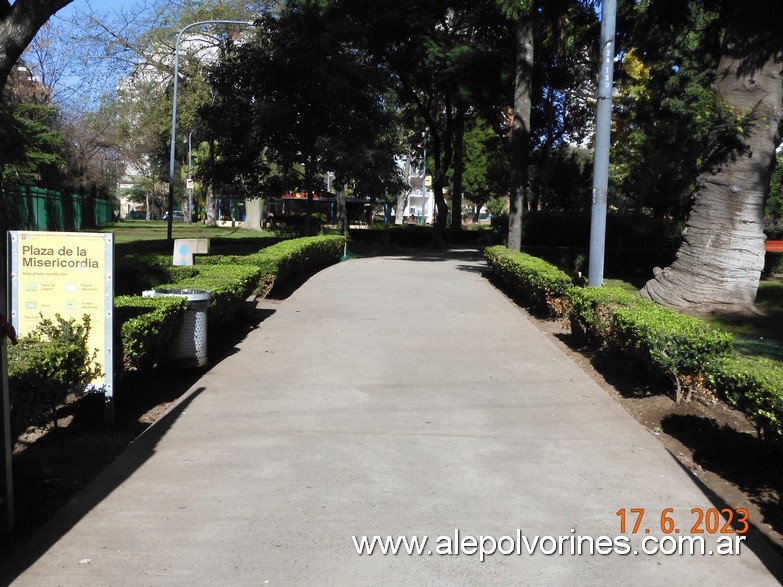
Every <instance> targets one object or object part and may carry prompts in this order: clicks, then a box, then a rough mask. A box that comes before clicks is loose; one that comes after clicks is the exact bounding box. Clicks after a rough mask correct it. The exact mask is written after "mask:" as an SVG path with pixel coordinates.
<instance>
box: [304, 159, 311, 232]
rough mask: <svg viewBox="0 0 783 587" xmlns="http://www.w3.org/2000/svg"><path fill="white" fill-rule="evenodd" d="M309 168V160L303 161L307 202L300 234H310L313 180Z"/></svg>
mask: <svg viewBox="0 0 783 587" xmlns="http://www.w3.org/2000/svg"><path fill="white" fill-rule="evenodd" d="M311 170H312V165H310V163H309V162H308V163H305V176H304V189H305V193H306V194H307V202H306V203H305V218H304V234H303V235H302V236H311V234H310V231H311V230H312V228H311V226H312V220H311V217H312V215H313V190H312V188H311V186H312V183H313V182H312V173H311Z"/></svg>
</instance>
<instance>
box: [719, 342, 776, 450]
mask: <svg viewBox="0 0 783 587" xmlns="http://www.w3.org/2000/svg"><path fill="white" fill-rule="evenodd" d="M707 383H708V385H709V387H710V389H711V390H712V391H713V392H714V393H715V394H716V395H717V396H718V397H720V398H721V399H723V400H724V401H725V402H726V403H728V404H729V405H732V406H734V407H736V408H737V409H739V410H742V412H744V413H745V415H746V416H747V417H748V419H749V420H750V421H751V422H753V424H754V426H755V427H756V430H757V431H758V435H759V438H760V439H761V441H762V442H763V443H764V444H765V445H766V446H767V447H768V448H769V449H773V448H777V449H780V448H783V367H781V366H780V365H779V364H776V363H774V362H772V361H770V360H769V359H751V358H744V357H732V358H726V359H723V360H721V361H717V362H715V363H713V364H712V365H711V366H710V369H709V370H708V372H707Z"/></svg>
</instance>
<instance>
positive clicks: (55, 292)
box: [9, 231, 114, 425]
mask: <svg viewBox="0 0 783 587" xmlns="http://www.w3.org/2000/svg"><path fill="white" fill-rule="evenodd" d="M9 245H10V246H9V248H10V260H11V266H10V272H9V273H10V285H11V291H10V297H11V305H10V306H11V315H10V319H11V322H12V324H13V325H14V326H15V327H16V331H17V332H18V333H19V335H20V336H24V335H26V334H29V333H30V332H31V331H32V330H33V329H34V328H35V327H36V326H37V325H38V323H39V322H40V321H41V319H42V318H48V319H54V318H55V317H56V315H58V314H59V315H60V316H61V317H62V318H63V319H65V320H70V319H75V320H76V321H77V322H81V320H82V318H83V317H84V316H85V315H87V316H89V317H90V333H89V338H88V339H87V346H88V348H89V349H90V351H92V350H93V349H95V350H97V363H98V366H99V368H100V371H101V373H102V375H101V376H100V377H98V378H96V379H95V380H94V381H92V382H91V383H90V385H89V387H90V390H91V391H95V392H100V393H103V394H104V397H105V398H106V420H107V423H108V424H109V425H112V424H113V423H114V367H113V363H114V361H113V336H112V334H113V333H112V320H113V314H114V235H113V234H100V233H81V232H80V233H68V232H22V231H11V232H9Z"/></svg>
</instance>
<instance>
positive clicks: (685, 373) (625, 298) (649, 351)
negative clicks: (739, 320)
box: [569, 287, 732, 402]
mask: <svg viewBox="0 0 783 587" xmlns="http://www.w3.org/2000/svg"><path fill="white" fill-rule="evenodd" d="M569 317H570V320H571V326H572V329H573V331H574V332H576V333H579V334H582V335H584V336H585V337H586V338H587V340H588V341H589V342H590V343H591V344H593V345H596V346H599V347H601V348H603V349H605V350H607V351H609V352H612V353H616V354H619V355H620V356H622V357H623V358H625V359H629V360H631V361H633V362H635V363H636V364H638V365H640V366H642V367H643V368H645V369H647V370H648V371H649V372H651V373H654V374H657V375H663V376H666V377H668V378H670V379H671V380H672V382H673V383H674V385H675V389H676V392H675V400H676V401H677V402H679V401H680V400H681V399H682V397H683V389H684V390H685V393H686V398H687V396H688V394H689V393H690V392H691V391H693V390H694V389H695V388H697V387H699V386H701V385H702V384H703V378H704V373H705V370H706V369H708V368H709V365H710V364H711V363H712V362H714V361H715V360H716V359H718V358H720V357H723V356H725V355H726V354H727V353H729V352H730V351H731V348H732V337H731V335H730V334H729V333H727V332H725V331H723V330H717V329H711V328H709V327H708V326H707V325H706V324H705V323H704V321H703V320H701V319H699V318H694V317H691V316H685V315H683V314H680V313H678V312H675V311H674V310H670V309H668V308H664V307H663V306H659V305H657V304H654V303H652V302H650V301H647V300H645V299H642V298H640V297H639V296H638V295H636V294H633V293H630V292H628V291H626V290H624V289H622V288H619V287H602V288H594V287H586V288H575V289H573V290H571V292H570V315H569Z"/></svg>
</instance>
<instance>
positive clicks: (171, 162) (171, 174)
mask: <svg viewBox="0 0 783 587" xmlns="http://www.w3.org/2000/svg"><path fill="white" fill-rule="evenodd" d="M204 24H243V25H246V26H253V25H254V24H255V23H254V22H253V21H252V20H200V21H198V22H192V23H190V24H189V25H186V26H184V27H183V28H182V30H181V31H179V34H178V35H177V40H176V42H175V43H174V92H173V94H172V98H171V102H172V106H171V145H170V148H171V150H170V152H169V201H168V208H169V220H168V227H167V229H166V238H167V239H168V240H171V232H172V223H173V220H174V219H173V218H172V216H173V212H174V151H175V147H176V142H175V141H176V138H177V137H176V134H177V82H178V81H179V42H180V41H181V40H182V35H183V33H184V32H185V31H186V30H188V29H190V28H193V27H195V26H201V25H204Z"/></svg>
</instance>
